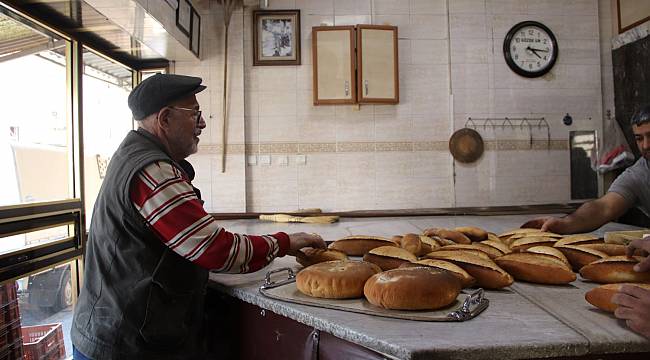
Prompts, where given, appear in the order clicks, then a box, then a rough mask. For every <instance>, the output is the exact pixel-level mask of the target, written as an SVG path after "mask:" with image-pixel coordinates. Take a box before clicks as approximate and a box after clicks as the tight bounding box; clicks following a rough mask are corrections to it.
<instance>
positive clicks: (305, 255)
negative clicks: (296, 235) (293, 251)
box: [296, 248, 348, 267]
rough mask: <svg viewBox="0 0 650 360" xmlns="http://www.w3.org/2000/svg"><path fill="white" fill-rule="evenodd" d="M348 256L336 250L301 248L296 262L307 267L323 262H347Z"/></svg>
mask: <svg viewBox="0 0 650 360" xmlns="http://www.w3.org/2000/svg"><path fill="white" fill-rule="evenodd" d="M347 259H348V256H347V255H345V253H343V252H340V251H337V250H329V249H328V250H326V249H314V248H303V249H301V250H300V251H298V254H297V255H296V261H297V262H298V264H300V265H302V266H304V267H307V266H310V265H314V264H318V263H321V262H325V261H332V260H347Z"/></svg>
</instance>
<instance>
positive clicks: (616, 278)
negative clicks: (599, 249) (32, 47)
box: [580, 256, 650, 284]
mask: <svg viewBox="0 0 650 360" xmlns="http://www.w3.org/2000/svg"><path fill="white" fill-rule="evenodd" d="M642 259H643V258H642V257H640V256H633V257H628V256H611V257H608V258H605V259H601V260H597V261H594V262H592V263H591V264H588V265H585V266H584V267H583V268H582V269H580V275H582V277H583V278H585V279H587V280H591V281H593V282H597V283H600V284H611V283H623V282H636V283H641V282H650V272H636V271H634V269H633V268H634V265H636V264H638V263H639V261H641V260H642Z"/></svg>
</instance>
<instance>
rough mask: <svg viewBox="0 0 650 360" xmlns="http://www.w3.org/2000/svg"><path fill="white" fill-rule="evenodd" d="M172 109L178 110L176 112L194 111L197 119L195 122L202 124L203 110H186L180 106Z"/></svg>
mask: <svg viewBox="0 0 650 360" xmlns="http://www.w3.org/2000/svg"><path fill="white" fill-rule="evenodd" d="M170 108H172V109H176V110H185V111H193V112H194V116H195V117H196V119H195V120H196V124H197V125H198V124H199V123H200V122H201V110H196V109H190V108H184V107H180V106H170Z"/></svg>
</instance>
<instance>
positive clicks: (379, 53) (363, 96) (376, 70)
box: [357, 25, 399, 104]
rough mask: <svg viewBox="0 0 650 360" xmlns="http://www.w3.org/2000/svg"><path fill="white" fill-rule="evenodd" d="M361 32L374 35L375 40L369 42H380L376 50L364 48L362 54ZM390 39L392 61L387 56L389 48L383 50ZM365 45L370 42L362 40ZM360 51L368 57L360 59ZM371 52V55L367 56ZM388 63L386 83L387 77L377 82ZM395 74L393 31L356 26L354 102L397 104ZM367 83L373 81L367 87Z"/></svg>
mask: <svg viewBox="0 0 650 360" xmlns="http://www.w3.org/2000/svg"><path fill="white" fill-rule="evenodd" d="M366 30H368V31H366ZM378 31H386V32H389V33H392V34H390V35H389V34H381V33H380V32H378ZM364 32H366V33H370V32H375V34H374V35H375V37H376V39H374V40H372V41H378V42H380V44H379V46H374V47H368V48H367V49H365V50H364ZM390 36H392V45H393V49H392V55H393V56H392V58H391V56H390V55H391V54H390V53H391V51H390V48H388V49H386V46H385V45H386V38H388V37H390ZM365 41H366V43H369V41H371V39H370V38H368V39H365ZM388 41H390V40H388ZM386 50H388V51H386ZM364 51H365V52H368V53H367V54H365V55H364ZM371 51H373V52H374V53H371ZM391 61H392V62H393V64H392V68H393V74H392V79H390V76H388V79H381V76H383V75H384V74H385V73H386V70H387V69H386V66H388V67H390V65H391V64H390V62H391ZM364 64H365V65H364ZM365 70H368V71H365ZM398 74H399V59H398V55H397V27H396V26H388V25H357V100H358V102H359V103H360V104H397V103H398V102H399V75H398ZM371 79H372V80H371ZM382 80H383V81H382ZM370 81H373V84H370ZM373 85H374V86H373ZM391 87H392V89H391ZM391 90H392V91H391Z"/></svg>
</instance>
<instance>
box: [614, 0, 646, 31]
mask: <svg viewBox="0 0 650 360" xmlns="http://www.w3.org/2000/svg"><path fill="white" fill-rule="evenodd" d="M616 10H617V12H618V14H617V15H618V33H619V34H621V33H624V32H626V31H627V30H630V29H632V28H634V27H637V26H639V25H641V24H643V23H644V22H646V21H648V20H650V15H649V14H650V1H639V0H617V2H616Z"/></svg>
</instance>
